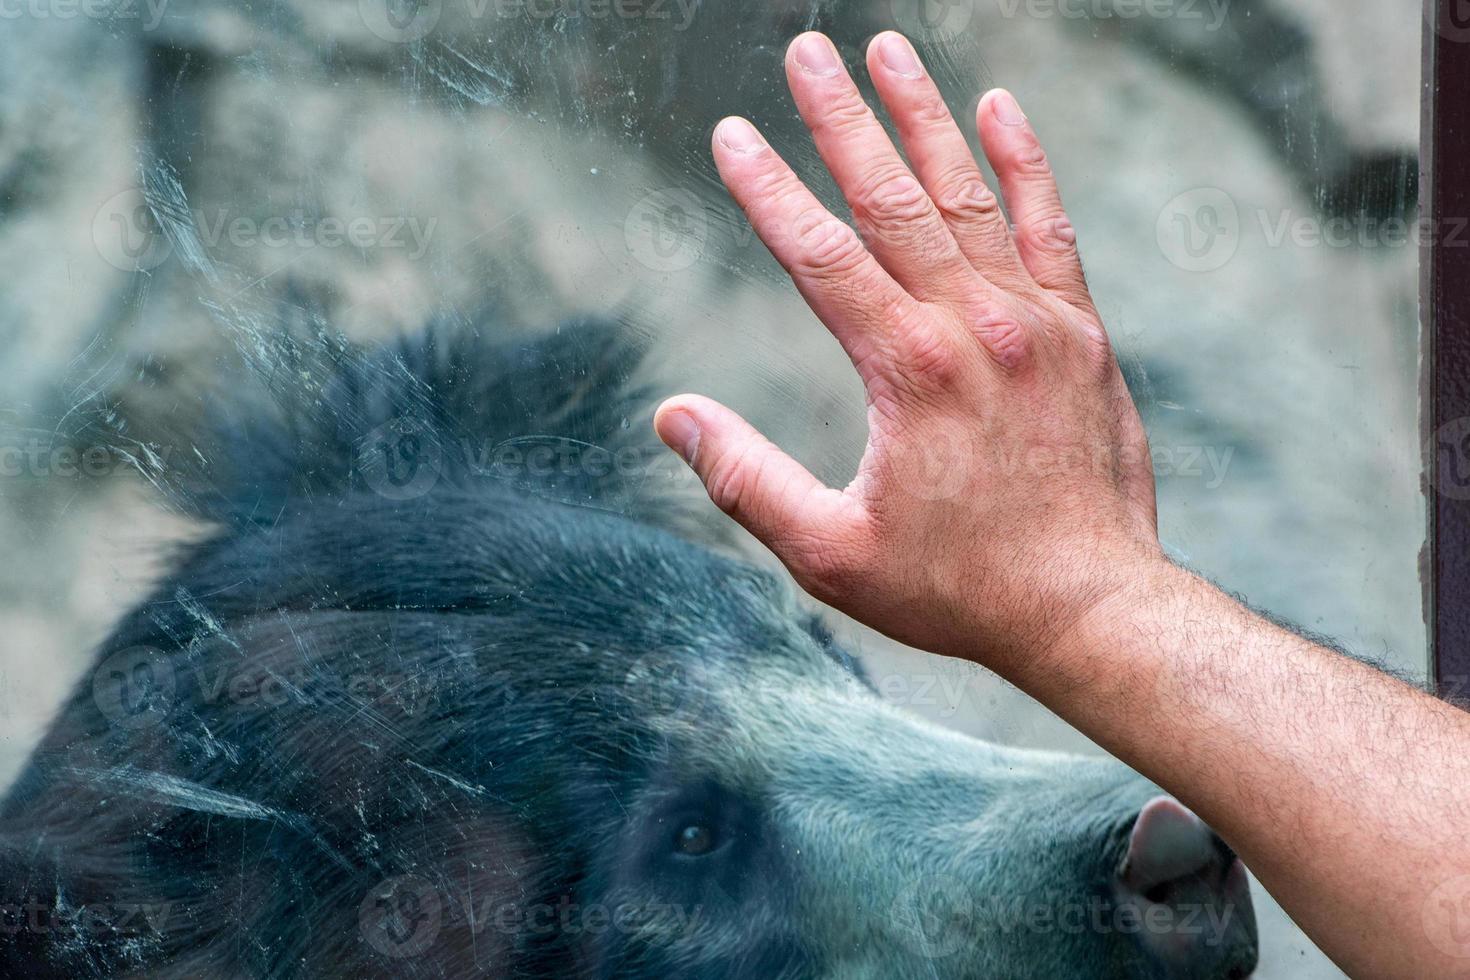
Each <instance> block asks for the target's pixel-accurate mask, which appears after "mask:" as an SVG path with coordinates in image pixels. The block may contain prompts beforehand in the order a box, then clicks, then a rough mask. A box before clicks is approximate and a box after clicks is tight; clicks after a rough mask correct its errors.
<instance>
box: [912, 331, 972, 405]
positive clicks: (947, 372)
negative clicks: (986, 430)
mask: <svg viewBox="0 0 1470 980" xmlns="http://www.w3.org/2000/svg"><path fill="white" fill-rule="evenodd" d="M900 336H902V337H903V342H902V354H903V358H902V361H903V365H904V369H905V374H906V375H907V380H908V381H909V382H910V383H911V384H913V385H917V386H919V387H922V388H924V389H926V390H933V389H941V390H948V389H949V388H951V387H953V386H954V385H955V384H957V383H958V382H959V380H960V374H961V371H962V367H963V365H962V362H961V359H960V354H959V351H958V349H957V347H956V345H955V344H954V343H953V341H952V339H951V338H950V337H949V336H947V335H946V333H945V331H944V330H942V329H938V328H936V326H935V325H934V324H932V323H929V322H927V321H923V320H920V319H918V318H908V320H907V322H901V326H900Z"/></svg>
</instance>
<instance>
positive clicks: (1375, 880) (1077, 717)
mask: <svg viewBox="0 0 1470 980" xmlns="http://www.w3.org/2000/svg"><path fill="white" fill-rule="evenodd" d="M1136 578H1137V582H1138V584H1137V585H1136V586H1134V587H1130V588H1129V589H1127V590H1125V591H1123V592H1120V593H1119V594H1118V596H1117V598H1116V599H1115V600H1113V601H1110V602H1108V603H1106V604H1105V605H1102V606H1099V607H1098V608H1096V609H1094V610H1093V611H1092V612H1091V613H1089V614H1088V615H1087V616H1086V617H1084V618H1083V619H1082V620H1080V621H1079V623H1078V625H1077V626H1076V627H1075V628H1074V629H1072V630H1071V631H1070V632H1069V633H1068V634H1067V636H1066V637H1065V639H1064V640H1062V641H1061V642H1060V643H1058V644H1056V645H1055V646H1054V647H1053V648H1052V649H1050V650H1049V651H1047V653H1046V654H1045V655H1043V656H1038V657H1028V658H1025V659H1024V660H1020V659H1018V660H1016V661H1015V662H1013V663H1011V664H1010V665H1008V666H1007V665H1001V668H1002V671H1003V672H1004V673H1006V674H1007V675H1009V677H1010V679H1011V680H1012V681H1013V682H1015V683H1016V684H1018V685H1019V686H1020V687H1022V688H1023V689H1025V690H1026V691H1028V692H1029V693H1030V694H1032V695H1033V696H1034V697H1036V698H1037V699H1038V700H1040V701H1042V702H1043V703H1044V704H1046V705H1047V706H1049V707H1050V708H1052V709H1053V710H1055V711H1056V712H1058V713H1059V714H1060V715H1061V716H1062V717H1064V718H1066V719H1067V720H1068V721H1070V722H1071V723H1073V724H1074V725H1076V726H1077V727H1078V728H1080V729H1081V730H1082V731H1084V732H1086V733H1087V734H1088V735H1089V736H1091V737H1092V738H1093V739H1095V740H1096V741H1097V742H1098V743H1099V744H1100V745H1102V746H1103V747H1104V748H1106V749H1108V750H1109V751H1111V752H1113V753H1114V754H1116V755H1117V756H1119V757H1120V758H1122V759H1123V760H1124V761H1126V762H1128V763H1129V764H1130V765H1132V766H1134V767H1135V768H1137V769H1138V770H1139V771H1140V772H1142V773H1144V774H1145V775H1147V776H1149V777H1150V778H1151V779H1153V780H1154V781H1156V782H1158V783H1159V784H1160V785H1162V786H1164V788H1166V789H1167V790H1169V791H1170V792H1172V793H1174V794H1175V795H1177V796H1178V797H1179V799H1180V800H1182V801H1183V802H1184V803H1186V804H1187V805H1189V806H1190V807H1192V808H1193V809H1194V810H1195V811H1196V812H1197V813H1199V815H1200V816H1201V817H1203V818H1204V819H1205V820H1206V821H1208V822H1209V823H1210V824H1212V825H1213V826H1214V827H1215V828H1216V829H1217V830H1218V831H1219V832H1220V833H1221V835H1222V836H1224V837H1225V839H1226V840H1228V841H1229V842H1230V843H1231V844H1232V846H1234V847H1235V848H1236V850H1237V851H1238V852H1239V853H1240V855H1241V857H1242V859H1244V860H1245V862H1246V864H1247V865H1248V866H1249V867H1250V868H1251V869H1252V870H1253V871H1254V872H1255V873H1256V875H1257V876H1258V877H1259V878H1260V879H1261V881H1262V882H1263V884H1265V886H1266V887H1267V888H1268V889H1269V890H1270V891H1271V893H1272V894H1273V895H1274V896H1276V898H1277V899H1278V900H1279V901H1280V902H1281V903H1282V905H1283V906H1284V907H1285V908H1286V910H1287V912H1288V913H1289V914H1290V915H1291V916H1292V917H1293V918H1294V919H1295V920H1296V921H1297V922H1298V923H1299V924H1300V925H1301V926H1302V927H1303V928H1304V929H1305V930H1306V931H1307V932H1308V934H1309V935H1311V936H1312V937H1313V939H1314V940H1316V941H1317V942H1318V944H1319V945H1321V946H1322V947H1323V949H1324V950H1325V951H1326V952H1327V953H1328V954H1329V955H1330V956H1332V957H1333V958H1334V959H1335V960H1336V961H1337V962H1338V963H1339V964H1340V965H1341V966H1342V967H1343V968H1344V969H1346V970H1347V971H1349V972H1350V973H1351V974H1352V975H1354V976H1371V977H1388V976H1405V977H1411V976H1412V977H1424V976H1461V975H1465V974H1467V973H1470V959H1466V958H1460V957H1457V956H1456V955H1455V954H1456V953H1457V952H1459V953H1465V954H1470V936H1464V937H1463V939H1461V938H1460V937H1459V936H1458V934H1457V933H1456V932H1455V928H1456V926H1457V925H1458V922H1457V920H1456V915H1457V913H1460V912H1461V900H1462V898H1464V897H1466V896H1470V878H1465V879H1464V880H1457V879H1461V878H1462V876H1470V843H1467V841H1466V839H1465V836H1464V833H1465V829H1466V826H1467V821H1470V754H1467V752H1466V749H1467V747H1470V714H1466V713H1464V712H1462V711H1460V710H1458V709H1457V708H1454V707H1452V706H1450V705H1448V704H1445V703H1444V702H1441V701H1439V700H1437V699H1435V698H1433V697H1431V696H1429V695H1428V694H1426V693H1424V692H1422V691H1419V690H1417V689H1415V688H1413V687H1411V686H1409V685H1407V684H1404V683H1402V682H1400V681H1398V680H1395V679H1393V678H1391V677H1389V676H1387V675H1385V674H1383V673H1380V672H1379V671H1376V670H1374V669H1373V668H1372V667H1369V666H1367V665H1364V664H1361V663H1358V662H1356V661H1354V660H1352V659H1350V658H1348V657H1345V656H1343V655H1341V654H1339V653H1336V652H1334V651H1332V650H1329V649H1326V648H1324V647H1321V646H1318V645H1316V644H1314V643H1311V642H1309V641H1308V640H1306V639H1303V638H1302V637H1300V636H1298V635H1296V634H1294V633H1292V632H1290V631H1288V630H1285V629H1282V628H1281V627H1278V626H1276V625H1274V624H1272V623H1270V622H1268V621H1266V620H1264V619H1262V618H1261V617H1259V616H1257V615H1255V614H1254V613H1252V612H1251V611H1250V610H1248V609H1246V608H1244V607H1243V606H1241V605H1240V604H1239V603H1238V602H1236V601H1235V600H1233V599H1231V598H1230V597H1229V596H1227V595H1225V594H1224V593H1222V592H1220V591H1219V590H1218V589H1216V588H1214V587H1213V586H1211V585H1210V584H1208V583H1206V582H1204V581H1202V580H1201V579H1199V578H1197V577H1195V576H1193V575H1191V574H1189V573H1188V572H1185V571H1183V570H1181V569H1178V568H1176V567H1174V566H1172V565H1168V564H1167V563H1164V562H1162V561H1159V562H1157V563H1152V564H1150V565H1149V567H1147V568H1146V569H1141V570H1140V574H1139V575H1138V576H1137V577H1136Z"/></svg>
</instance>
